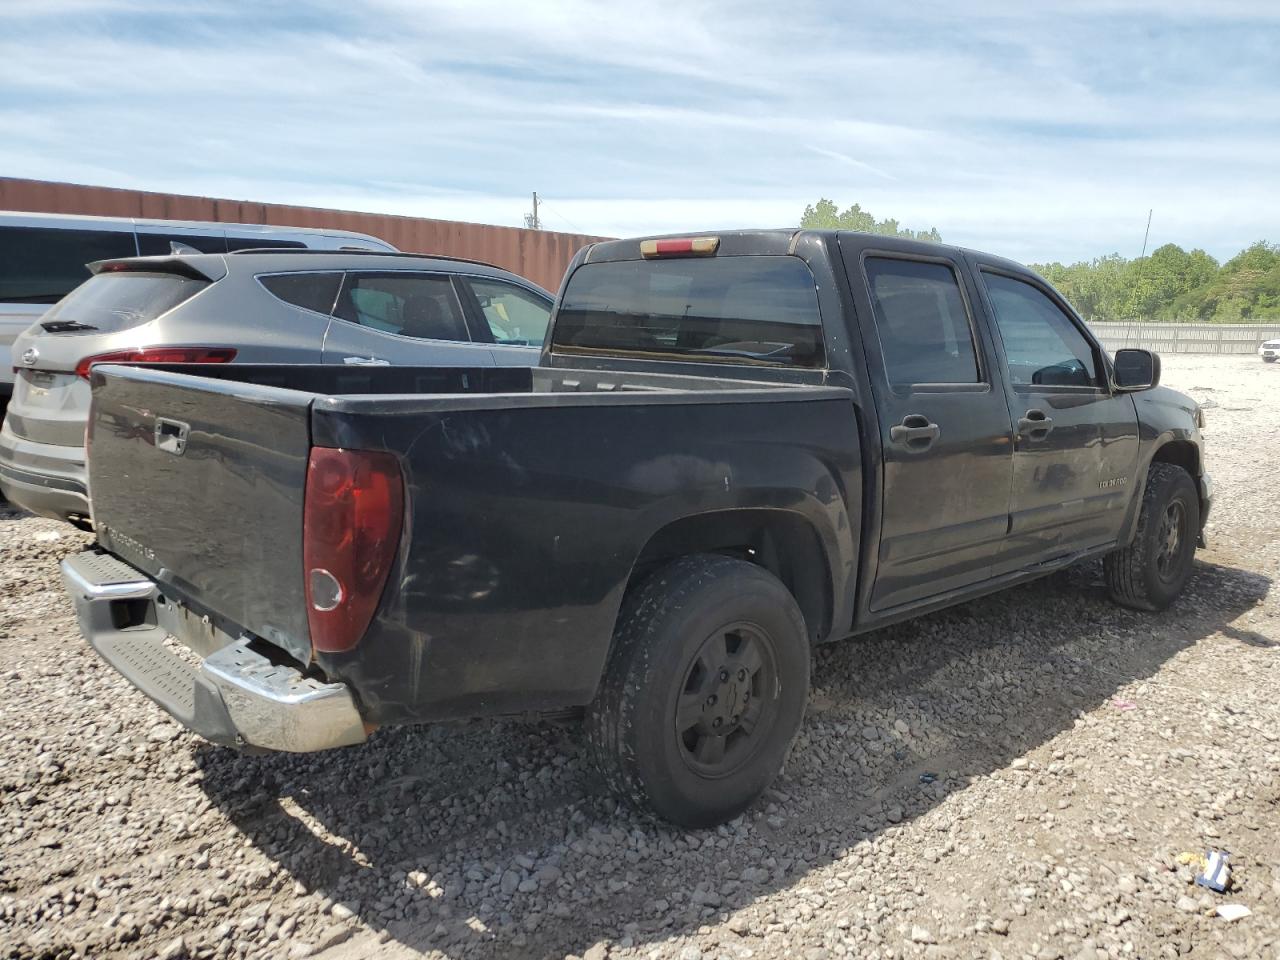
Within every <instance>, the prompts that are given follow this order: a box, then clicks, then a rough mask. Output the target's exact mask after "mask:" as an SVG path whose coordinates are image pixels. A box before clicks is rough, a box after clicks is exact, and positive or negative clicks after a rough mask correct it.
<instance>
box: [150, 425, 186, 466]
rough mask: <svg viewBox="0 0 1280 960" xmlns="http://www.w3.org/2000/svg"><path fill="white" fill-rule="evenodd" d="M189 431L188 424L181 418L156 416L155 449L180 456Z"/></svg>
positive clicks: (184, 447)
mask: <svg viewBox="0 0 1280 960" xmlns="http://www.w3.org/2000/svg"><path fill="white" fill-rule="evenodd" d="M190 432H191V426H190V424H186V423H183V422H182V421H181V420H170V419H169V418H168V417H156V449H157V450H163V451H164V452H165V453H172V454H173V455H174V456H175V457H180V456H182V454H183V452H184V451H185V450H186V449H187V434H188V433H190Z"/></svg>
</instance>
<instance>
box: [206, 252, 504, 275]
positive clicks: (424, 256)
mask: <svg viewBox="0 0 1280 960" xmlns="http://www.w3.org/2000/svg"><path fill="white" fill-rule="evenodd" d="M242 253H281V254H308V253H310V254H319V253H327V254H330V255H333V254H335V253H353V254H357V255H360V256H366V257H409V258H411V259H414V260H451V261H453V262H454V263H475V264H479V265H480V266H482V267H493V269H495V270H504V269H506V268H505V267H500V266H498V265H497V264H496V263H490V262H489V261H488V260H476V259H473V258H472V257H451V256H449V255H447V254H444V253H409V252H407V251H404V250H394V251H393V250H370V249H368V248H367V247H359V248H357V247H341V248H339V249H337V250H320V249H317V248H315V247H246V248H245V249H243V250H232V251H231V252H230V253H229V254H228V256H232V257H235V256H239V255H240V254H242Z"/></svg>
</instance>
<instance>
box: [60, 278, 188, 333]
mask: <svg viewBox="0 0 1280 960" xmlns="http://www.w3.org/2000/svg"><path fill="white" fill-rule="evenodd" d="M207 286H209V281H208V280H196V279H193V278H191V277H184V276H179V275H177V274H172V273H128V272H118V273H100V274H98V275H97V276H93V277H90V278H89V279H88V280H86V281H85V282H84V283H82V284H81V285H80V286H78V287H76V289H74V290H72V291H71V292H70V293H69V294H67V295H66V296H65V297H63V298H62V300H60V301H58V303H57V305H56V306H54V308H53V309H52V310H50V311H49V312H48V313H46V314H45V315H44V316H43V317H41V318H40V326H41V327H43V328H44V330H45V331H46V332H48V333H68V334H70V333H115V332H116V331H119V330H128V329H129V328H130V327H137V326H140V325H142V324H144V323H146V322H147V321H149V320H154V319H155V318H156V317H158V316H160V315H161V314H163V313H168V312H169V311H170V310H172V309H173V308H174V307H176V306H177V305H178V304H180V303H182V302H183V301H185V300H189V299H191V298H192V297H194V296H195V295H196V294H197V293H199V292H200V291H201V290H203V289H204V288H205V287H207Z"/></svg>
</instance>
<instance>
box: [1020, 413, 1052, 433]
mask: <svg viewBox="0 0 1280 960" xmlns="http://www.w3.org/2000/svg"><path fill="white" fill-rule="evenodd" d="M1052 429H1053V420H1052V418H1050V417H1046V416H1045V415H1044V411H1043V410H1035V409H1032V410H1028V411H1027V413H1026V416H1023V417H1021V418H1019V420H1018V433H1019V434H1023V433H1025V434H1026V435H1027V436H1028V437H1030V438H1031V439H1032V440H1043V439H1044V438H1045V437H1047V436H1048V435H1049V431H1050V430H1052Z"/></svg>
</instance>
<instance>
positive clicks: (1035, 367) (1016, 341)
mask: <svg viewBox="0 0 1280 960" xmlns="http://www.w3.org/2000/svg"><path fill="white" fill-rule="evenodd" d="M982 281H983V283H985V284H986V287H987V296H989V297H990V298H991V307H992V310H994V311H995V315H996V326H997V327H998V328H999V330H1000V339H1001V340H1003V341H1004V353H1005V359H1006V360H1007V361H1008V364H1009V378H1010V380H1011V382H1012V383H1014V384H1015V385H1019V386H1055V387H1092V386H1097V385H1098V374H1097V365H1096V363H1095V361H1094V356H1093V349H1092V348H1091V347H1090V346H1089V341H1087V340H1086V339H1085V338H1084V335H1083V334H1081V333H1080V331H1079V330H1078V329H1077V328H1076V325H1075V324H1074V323H1073V322H1072V320H1071V318H1070V317H1068V316H1067V315H1066V314H1065V313H1063V312H1062V310H1060V309H1059V308H1058V305H1057V304H1055V303H1054V302H1053V301H1052V300H1050V299H1049V297H1048V296H1046V295H1045V294H1044V293H1043V292H1042V291H1040V290H1038V289H1037V288H1036V287H1034V286H1032V285H1031V284H1029V283H1024V282H1023V281H1021V280H1014V279H1013V278H1011V277H1004V276H1001V275H1000V274H997V273H987V272H985V271H984V272H983V274H982Z"/></svg>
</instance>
